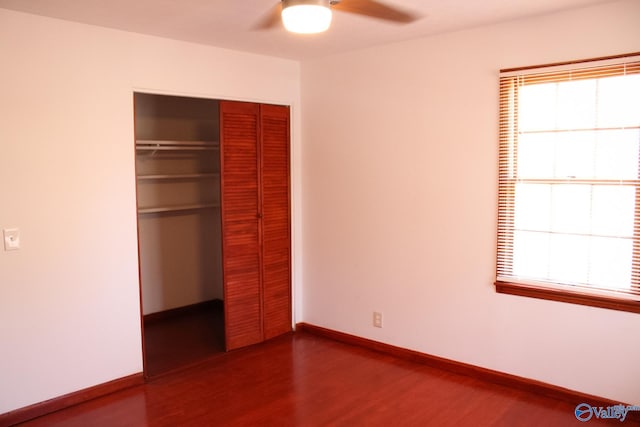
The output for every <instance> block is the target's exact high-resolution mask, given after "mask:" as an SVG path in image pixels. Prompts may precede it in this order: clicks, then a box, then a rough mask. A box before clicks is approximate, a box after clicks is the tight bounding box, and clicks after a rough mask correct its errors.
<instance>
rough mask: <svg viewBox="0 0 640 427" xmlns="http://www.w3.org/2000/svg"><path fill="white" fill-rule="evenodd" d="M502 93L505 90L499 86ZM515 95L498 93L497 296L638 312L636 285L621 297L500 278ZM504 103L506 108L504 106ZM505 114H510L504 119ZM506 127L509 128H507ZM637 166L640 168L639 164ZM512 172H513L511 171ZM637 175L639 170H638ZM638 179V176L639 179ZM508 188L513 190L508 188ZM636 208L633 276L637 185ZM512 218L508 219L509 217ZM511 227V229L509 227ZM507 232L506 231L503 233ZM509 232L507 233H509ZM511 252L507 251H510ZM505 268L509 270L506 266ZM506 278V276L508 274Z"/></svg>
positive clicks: (505, 255)
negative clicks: (506, 165) (507, 165)
mask: <svg viewBox="0 0 640 427" xmlns="http://www.w3.org/2000/svg"><path fill="white" fill-rule="evenodd" d="M638 56H640V52H635V53H629V54H623V55H614V56H607V57H599V58H591V59H585V60H574V61H566V62H558V63H553V64H544V65H536V66H528V67H519V68H510V69H502V70H500V75H501V78H502V76H503V75H505V74H514V73H516V74H517V73H523V74H524V73H526V74H537V73H544V72H547V70H550V69H552V70H553V69H558V68H559V69H564V70H565V71H567V70H580V69H584V68H589V67H592V66H594V65H595V64H593V63H596V62H600V63H602V62H607V61H612V62H613V63H615V62H618V63H625V62H626V61H629V60H630V58H631V57H638ZM637 61H638V59H637V58H634V59H633V62H637ZM500 90H501V91H503V90H504V88H503V87H502V84H501V88H500ZM517 96H518V93H517V91H515V92H514V93H511V94H509V95H505V93H500V120H499V123H500V130H499V133H500V158H499V165H500V166H499V168H500V170H499V175H500V176H499V186H498V193H499V194H498V220H497V224H498V240H497V244H496V246H497V255H496V280H495V282H494V286H495V290H496V292H497V293H501V294H508V295H516V296H523V297H530V298H537V299H543V300H550V301H557V302H565V303H571V304H578V305H585V306H591V307H598V308H606V309H611V310H618V311H626V312H632V313H640V288H638V287H637V286H638V285H637V284H633V283H632V288H631V290H630V291H629V292H628V293H626V294H623V295H620V294H617V293H615V292H613V291H612V292H607V291H601V290H593V291H592V290H589V289H586V288H585V287H580V286H572V287H570V288H569V287H568V286H567V285H566V284H554V283H546V282H535V281H534V282H528V281H526V282H525V281H515V280H514V281H511V280H508V278H507V280H505V279H501V273H502V272H504V269H505V264H509V263H513V246H512V243H513V232H514V222H513V215H514V214H515V208H513V206H511V207H507V206H506V204H509V203H515V184H510V182H512V181H513V180H509V179H504V176H503V175H504V174H505V166H504V162H505V156H507V160H508V161H509V162H510V163H509V164H510V165H511V163H512V162H513V161H514V159H515V157H516V156H517V152H513V151H515V150H517V149H516V148H515V147H514V146H515V145H517V143H514V142H511V144H512V145H513V146H511V147H509V148H506V147H505V144H504V141H503V140H504V139H505V138H512V139H511V141H515V138H516V137H515V136H514V134H515V133H514V132H513V127H514V124H513V123H514V121H515V122H517V115H516V117H513V115H512V114H511V111H513V109H512V106H513V104H516V105H517V102H518V100H517ZM505 103H507V106H505V105H504V104H505ZM506 115H510V116H509V117H507V116H506ZM507 122H508V123H509V125H505V123H507ZM507 127H509V129H506V128H507ZM639 167H640V165H639ZM510 173H513V171H510ZM639 174H640V171H639ZM638 180H640V176H639V177H638ZM510 185H513V186H514V187H511V188H509V186H510ZM635 188H636V197H635V198H636V206H635V226H634V242H633V247H634V267H633V268H634V271H633V272H632V276H633V275H634V274H635V273H637V272H636V271H635V270H636V269H637V267H638V265H640V260H637V259H636V257H638V253H640V250H639V249H640V225H639V224H640V217H639V212H640V209H639V206H640V185H636V187H635ZM509 215H511V217H509ZM509 227H510V228H509ZM505 230H506V231H505ZM509 230H510V231H509ZM509 232H511V236H508V233H509ZM505 233H507V235H506V240H507V241H508V240H509V239H511V243H508V244H507V245H506V246H505V243H504V242H505ZM509 245H511V246H509ZM509 251H510V252H509ZM506 268H507V269H508V268H510V267H508V265H507V267H506ZM507 276H508V275H507Z"/></svg>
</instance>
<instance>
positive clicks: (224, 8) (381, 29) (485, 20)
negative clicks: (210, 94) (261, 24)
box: [0, 0, 612, 60]
mask: <svg viewBox="0 0 640 427" xmlns="http://www.w3.org/2000/svg"><path fill="white" fill-rule="evenodd" d="M277 1H278V0H0V8H6V9H13V10H17V11H23V12H28V13H34V14H38V15H44V16H49V17H54V18H60V19H65V20H69V21H77V22H83V23H87V24H93V25H99V26H103V27H110V28H116V29H120V30H126V31H132V32H136V33H143V34H151V35H156V36H161V37H167V38H172V39H177V40H184V41H190V42H196V43H203V44H207V45H212V46H218V47H223V48H229V49H234V50H242V51H248V52H254V53H260V54H264V55H271V56H279V57H284V58H292V59H298V60H303V59H308V58H314V57H320V56H325V55H329V54H333V53H338V52H344V51H348V50H353V49H359V48H364V47H370V46H375V45H378V44H383V43H389V42H394V41H400V40H406V39H412V38H417V37H421V36H426V35H431V34H436V33H442V32H447V31H453V30H458V29H463V28H470V27H475V26H479V25H485V24H490V23H496V22H501V21H507V20H513V19H518V18H522V17H526V16H532V15H540V14H546V13H552V12H556V11H560V10H565V9H572V8H578V7H583V6H587V5H590V4H595V3H606V2H609V1H612V0H393V1H392V0H389V1H385V3H386V4H388V5H392V6H397V7H401V8H404V9H406V10H409V11H414V12H417V13H419V14H421V15H422V16H423V18H422V19H420V20H419V21H417V22H414V23H412V24H408V25H397V24H393V23H387V22H385V21H380V20H376V19H371V18H363V17H360V16H356V15H351V14H346V13H342V12H334V16H333V22H332V24H331V28H330V29H329V31H328V32H326V33H323V34H316V35H304V36H303V35H296V34H291V33H287V32H286V31H285V30H284V29H283V28H281V27H279V28H277V29H273V30H268V31H253V30H252V29H251V28H252V26H253V25H254V24H255V23H256V22H257V21H258V20H259V19H260V18H261V17H263V16H264V15H265V14H266V13H267V12H268V11H269V9H270V8H271V7H273V5H274V4H276V3H277ZM343 1H345V2H346V1H349V0H343Z"/></svg>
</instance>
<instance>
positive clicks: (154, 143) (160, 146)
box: [136, 139, 220, 151]
mask: <svg viewBox="0 0 640 427" xmlns="http://www.w3.org/2000/svg"><path fill="white" fill-rule="evenodd" d="M219 148H220V144H219V143H218V141H173V140H164V139H137V140H136V150H138V151H211V150H218V149H219Z"/></svg>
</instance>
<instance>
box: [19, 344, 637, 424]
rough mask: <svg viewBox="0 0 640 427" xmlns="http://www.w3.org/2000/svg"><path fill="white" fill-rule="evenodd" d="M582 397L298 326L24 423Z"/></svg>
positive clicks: (319, 412) (207, 419) (263, 415)
mask: <svg viewBox="0 0 640 427" xmlns="http://www.w3.org/2000/svg"><path fill="white" fill-rule="evenodd" d="M578 403H581V402H575V403H569V402H560V401H555V400H552V399H549V398H545V397H542V396H539V395H535V394H530V393H527V392H524V391H519V390H515V389H510V388H508V387H504V386H499V385H494V384H490V383H485V382H482V381H479V380H476V379H474V378H471V377H466V376H462V375H458V374H454V373H450V372H447V371H441V370H438V369H435V368H431V367H428V366H426V365H422V364H417V363H413V362H410V361H407V360H402V359H396V358H394V357H392V356H388V355H384V354H381V353H376V352H374V351H371V350H367V349H363V348H359V347H354V346H351V345H348V344H342V343H339V342H336V341H332V340H329V339H326V338H322V337H318V336H315V335H311V334H308V333H304V332H298V333H295V334H288V335H286V336H283V337H280V338H276V339H274V340H271V341H269V342H267V343H264V344H260V345H256V346H252V347H250V348H246V349H242V350H237V351H234V352H230V353H224V354H221V355H220V356H218V357H215V358H212V359H209V360H207V361H206V362H204V363H202V364H200V365H197V366H192V367H190V368H189V369H185V370H182V371H178V372H174V373H171V374H167V375H164V376H161V377H158V378H157V379H155V380H153V381H151V382H149V383H147V384H145V385H143V386H138V387H134V388H131V389H128V390H124V391H121V392H118V393H115V394H112V395H109V396H106V397H103V398H99V399H96V400H93V401H90V402H86V403H84V404H81V405H78V406H76V407H73V408H69V409H66V410H63V411H60V412H57V413H54V414H50V415H48V416H45V417H42V418H39V419H36V420H32V421H31V422H28V423H25V424H24V425H25V426H65V427H73V426H78V427H86V426H109V427H112V426H178V425H180V426H218V425H223V426H227V425H234V426H254V425H256V426H264V425H273V426H327V425H338V426H354V425H355V426H361V425H367V426H397V425H402V426H414V425H415V426H425V425H433V426H572V425H574V426H575V425H585V424H584V423H581V422H579V421H577V420H576V418H575V417H574V409H575V406H576V404H578ZM586 424H587V425H589V426H598V425H606V424H607V423H605V422H603V421H601V420H596V419H592V420H591V421H589V422H587V423H586ZM609 424H610V425H617V426H621V425H624V426H630V425H633V424H632V422H630V420H627V421H625V422H624V423H620V422H619V421H617V420H613V421H611V422H609Z"/></svg>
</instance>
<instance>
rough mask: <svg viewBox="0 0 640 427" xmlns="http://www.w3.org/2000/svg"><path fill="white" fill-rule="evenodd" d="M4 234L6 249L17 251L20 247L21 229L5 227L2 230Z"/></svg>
mask: <svg viewBox="0 0 640 427" xmlns="http://www.w3.org/2000/svg"><path fill="white" fill-rule="evenodd" d="M2 234H3V235H4V250H5V251H17V250H18V249H20V230H18V229H17V228H5V229H4V230H2Z"/></svg>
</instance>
